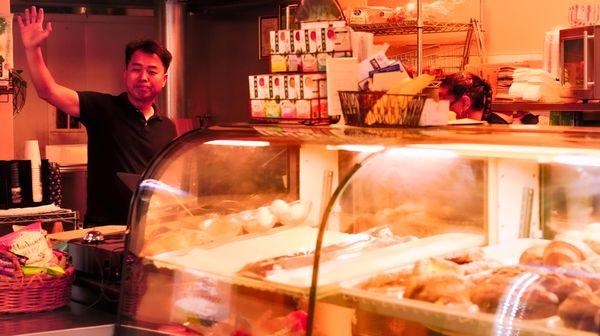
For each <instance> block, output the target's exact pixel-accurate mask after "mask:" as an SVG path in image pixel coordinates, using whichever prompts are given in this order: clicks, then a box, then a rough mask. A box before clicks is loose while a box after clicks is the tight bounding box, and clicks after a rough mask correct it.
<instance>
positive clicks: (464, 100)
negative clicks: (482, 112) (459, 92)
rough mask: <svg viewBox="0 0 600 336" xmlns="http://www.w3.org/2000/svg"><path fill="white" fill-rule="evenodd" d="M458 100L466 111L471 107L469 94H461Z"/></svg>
mask: <svg viewBox="0 0 600 336" xmlns="http://www.w3.org/2000/svg"><path fill="white" fill-rule="evenodd" d="M460 102H461V104H462V106H463V109H464V110H465V111H468V110H469V109H470V108H471V98H469V96H467V95H463V96H462V97H460Z"/></svg>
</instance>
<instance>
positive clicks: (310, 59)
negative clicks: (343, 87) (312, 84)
mask: <svg viewBox="0 0 600 336" xmlns="http://www.w3.org/2000/svg"><path fill="white" fill-rule="evenodd" d="M317 69H318V66H317V58H316V57H315V55H314V54H302V72H317Z"/></svg>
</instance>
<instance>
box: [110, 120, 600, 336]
mask: <svg viewBox="0 0 600 336" xmlns="http://www.w3.org/2000/svg"><path fill="white" fill-rule="evenodd" d="M598 173H600V133H597V132H594V131H593V130H591V129H586V128H576V129H572V128H560V127H557V128H554V129H553V130H549V129H540V128H535V129H531V128H514V127H477V126H466V127H465V126H464V127H459V128H419V129H387V128H378V129H373V128H355V127H303V126H280V125H278V126H250V125H248V126H235V127H212V128H208V129H205V130H201V131H194V132H191V133H188V134H186V135H184V136H182V137H180V138H178V139H177V140H175V141H174V142H173V143H172V144H171V145H170V146H169V147H168V148H166V149H165V150H164V151H163V152H162V153H161V154H160V155H158V156H157V158H156V159H155V160H154V161H153V162H152V164H151V165H150V167H149V168H148V169H147V171H146V172H145V173H144V176H143V178H142V180H141V182H140V184H139V187H138V189H137V191H136V192H135V195H134V199H133V201H132V205H131V211H130V215H129V216H130V218H129V224H130V227H129V233H128V239H127V247H126V255H125V268H124V274H123V277H122V279H123V283H122V289H121V301H120V309H119V320H118V322H117V326H116V330H117V333H118V334H119V335H155V334H156V335H162V334H168V335H438V334H447V335H489V334H497V335H516V334H520V335H597V333H598V331H599V328H600V259H599V255H598V253H600V223H597V222H600V178H599V177H598V176H600V174H598Z"/></svg>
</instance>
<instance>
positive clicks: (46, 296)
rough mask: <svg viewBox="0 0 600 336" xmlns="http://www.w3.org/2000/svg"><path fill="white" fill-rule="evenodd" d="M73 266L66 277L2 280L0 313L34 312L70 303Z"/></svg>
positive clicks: (47, 276)
mask: <svg viewBox="0 0 600 336" xmlns="http://www.w3.org/2000/svg"><path fill="white" fill-rule="evenodd" d="M74 272H75V270H74V267H73V266H69V267H68V268H67V269H66V270H65V274H63V275H56V276H53V275H48V274H42V275H32V276H19V277H16V278H2V279H0V313H32V312H41V311H48V310H53V309H56V308H60V307H62V306H65V305H67V304H68V303H69V301H70V300H71V284H72V283H73V275H74Z"/></svg>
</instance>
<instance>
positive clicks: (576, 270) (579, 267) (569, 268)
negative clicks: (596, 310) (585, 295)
mask: <svg viewBox="0 0 600 336" xmlns="http://www.w3.org/2000/svg"><path fill="white" fill-rule="evenodd" d="M557 272H559V273H561V274H563V275H565V276H567V277H570V278H576V279H579V280H581V281H582V282H585V283H586V284H587V285H589V286H590V288H591V289H592V290H598V289H600V273H599V272H598V270H597V269H596V267H595V266H594V265H590V264H588V263H571V264H566V265H563V266H562V267H560V268H559V269H558V270H557Z"/></svg>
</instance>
